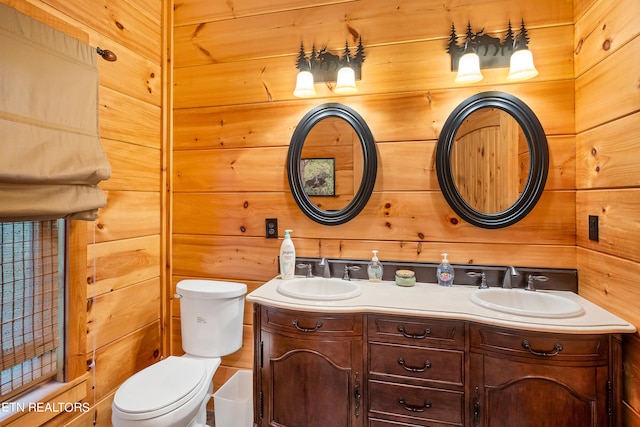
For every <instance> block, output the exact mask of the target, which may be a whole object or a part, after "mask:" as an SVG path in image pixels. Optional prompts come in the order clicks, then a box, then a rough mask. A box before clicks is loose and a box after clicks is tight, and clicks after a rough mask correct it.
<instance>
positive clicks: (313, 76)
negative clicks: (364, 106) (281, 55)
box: [293, 37, 365, 98]
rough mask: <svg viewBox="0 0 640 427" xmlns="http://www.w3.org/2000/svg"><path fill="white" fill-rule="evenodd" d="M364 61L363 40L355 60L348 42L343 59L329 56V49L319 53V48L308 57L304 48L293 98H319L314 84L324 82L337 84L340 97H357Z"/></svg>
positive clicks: (359, 44) (300, 56)
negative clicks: (358, 81) (357, 83)
mask: <svg viewBox="0 0 640 427" xmlns="http://www.w3.org/2000/svg"><path fill="white" fill-rule="evenodd" d="M364 59H365V56H364V46H362V37H360V41H359V42H358V46H357V47H356V52H355V54H354V56H351V50H350V49H349V43H348V42H346V43H345V49H344V52H343V54H342V56H338V55H334V54H332V53H330V52H328V51H327V48H326V46H325V47H324V48H322V49H321V50H319V51H316V47H315V45H314V46H313V48H312V49H311V54H310V55H309V56H307V54H306V52H305V51H304V45H303V44H300V52H299V53H298V60H297V63H296V68H297V69H298V70H300V71H299V72H298V77H297V79H296V88H295V90H294V91H293V94H294V95H295V96H297V97H299V98H309V97H312V96H315V95H316V90H315V88H314V83H320V82H336V86H335V88H334V89H333V91H334V93H337V94H340V95H349V94H353V93H356V92H357V91H358V88H357V86H356V80H360V77H361V74H362V73H361V70H362V63H363V62H364Z"/></svg>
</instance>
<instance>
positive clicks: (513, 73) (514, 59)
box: [507, 49, 538, 80]
mask: <svg viewBox="0 0 640 427" xmlns="http://www.w3.org/2000/svg"><path fill="white" fill-rule="evenodd" d="M537 75H538V70H536V67H535V65H533V55H532V54H531V51H530V50H529V49H520V50H516V51H515V52H513V55H511V66H510V68H509V75H508V76H507V79H508V80H526V79H530V78H532V77H535V76H537Z"/></svg>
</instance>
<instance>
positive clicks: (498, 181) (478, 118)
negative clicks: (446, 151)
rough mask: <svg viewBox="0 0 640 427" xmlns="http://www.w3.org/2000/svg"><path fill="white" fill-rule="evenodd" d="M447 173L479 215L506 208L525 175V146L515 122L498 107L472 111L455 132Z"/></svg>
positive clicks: (512, 201) (515, 197) (526, 153)
mask: <svg viewBox="0 0 640 427" xmlns="http://www.w3.org/2000/svg"><path fill="white" fill-rule="evenodd" d="M451 170H452V172H453V179H454V182H455V184H456V188H457V190H458V192H459V193H460V196H461V197H462V198H463V199H464V200H465V201H466V203H467V204H468V205H469V206H470V207H472V208H473V209H475V210H476V211H478V212H483V213H498V212H503V211H505V210H506V209H508V208H509V207H510V206H512V205H513V204H514V203H515V202H516V201H517V200H518V198H519V197H520V193H521V191H522V189H523V188H524V185H525V183H526V179H527V177H528V175H529V147H528V144H527V140H526V138H525V136H524V133H523V132H522V129H521V128H520V126H519V125H518V122H517V121H516V120H515V119H514V118H513V117H512V116H511V115H510V114H509V113H507V112H505V111H503V110H501V109H498V108H481V109H479V110H477V111H474V112H473V113H472V114H470V115H469V116H468V117H467V118H466V119H465V121H464V122H463V123H462V124H461V125H460V127H459V129H458V131H457V132H456V135H455V142H454V144H453V146H452V150H451Z"/></svg>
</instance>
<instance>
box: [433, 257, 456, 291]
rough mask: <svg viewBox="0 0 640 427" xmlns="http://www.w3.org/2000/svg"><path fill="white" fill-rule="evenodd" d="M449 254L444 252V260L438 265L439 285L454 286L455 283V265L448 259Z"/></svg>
mask: <svg viewBox="0 0 640 427" xmlns="http://www.w3.org/2000/svg"><path fill="white" fill-rule="evenodd" d="M447 255H449V254H442V262H441V263H440V265H438V268H437V269H436V276H437V278H438V285H440V286H452V285H453V277H454V275H455V273H454V271H453V267H452V266H451V264H449V260H448V259H447Z"/></svg>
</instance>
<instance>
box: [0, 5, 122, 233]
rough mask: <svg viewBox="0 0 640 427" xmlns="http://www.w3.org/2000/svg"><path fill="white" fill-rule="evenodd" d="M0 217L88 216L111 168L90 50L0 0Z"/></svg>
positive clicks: (94, 212) (99, 200) (90, 217)
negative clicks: (101, 130) (100, 130)
mask: <svg viewBox="0 0 640 427" xmlns="http://www.w3.org/2000/svg"><path fill="white" fill-rule="evenodd" d="M0 46H2V48H1V52H2V53H1V55H0V222H2V221H26V220H42V219H55V218H72V219H84V220H94V219H95V218H96V215H97V211H98V208H101V207H103V206H104V205H105V204H106V198H105V195H104V193H103V192H102V190H101V189H100V188H98V186H97V184H98V183H99V182H100V181H102V180H105V179H108V178H109V176H110V175H111V167H110V165H109V161H108V160H107V158H106V156H105V154H104V151H103V149H102V145H101V144H100V139H99V135H98V114H99V112H98V85H99V78H98V69H97V64H96V63H97V54H96V49H95V48H93V47H91V46H89V45H86V44H84V43H82V42H80V41H79V40H76V39H74V38H72V37H69V36H67V35H66V34H64V33H62V32H60V31H57V30H55V29H53V28H51V27H49V26H46V25H44V24H42V23H40V22H38V21H36V20H34V19H32V18H30V17H28V16H26V15H24V14H21V13H20V12H18V11H16V10H14V9H12V8H10V7H8V6H6V5H4V4H0Z"/></svg>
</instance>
